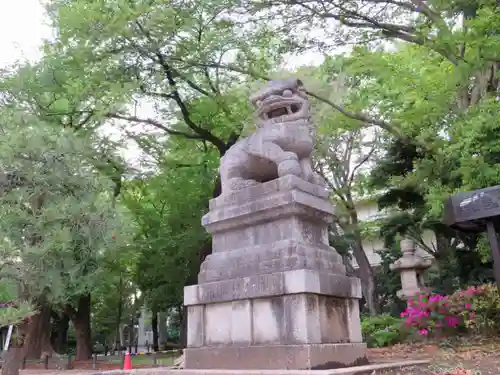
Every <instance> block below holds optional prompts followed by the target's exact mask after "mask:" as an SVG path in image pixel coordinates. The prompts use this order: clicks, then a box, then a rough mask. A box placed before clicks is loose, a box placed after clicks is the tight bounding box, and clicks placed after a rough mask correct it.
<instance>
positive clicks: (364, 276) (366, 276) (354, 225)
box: [349, 201, 378, 316]
mask: <svg viewBox="0 0 500 375" xmlns="http://www.w3.org/2000/svg"><path fill="white" fill-rule="evenodd" d="M351 203H352V204H351V207H354V203H353V202H352V201H351ZM350 211H351V212H350V213H349V218H350V225H351V228H349V230H350V231H351V232H352V233H353V235H354V244H353V246H352V250H353V253H354V257H355V258H356V263H358V267H359V276H360V279H361V284H362V290H363V296H364V298H365V303H366V307H367V308H368V311H369V313H370V315H372V316H373V315H377V313H378V305H377V301H376V298H375V273H374V272H373V268H372V266H371V264H370V261H369V260H368V256H367V255H366V252H365V249H364V248H363V238H362V237H361V232H360V229H359V220H358V214H357V212H356V210H355V209H351V210H350Z"/></svg>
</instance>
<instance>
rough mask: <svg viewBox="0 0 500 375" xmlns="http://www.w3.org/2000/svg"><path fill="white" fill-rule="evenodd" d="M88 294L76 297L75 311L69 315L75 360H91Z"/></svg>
mask: <svg viewBox="0 0 500 375" xmlns="http://www.w3.org/2000/svg"><path fill="white" fill-rule="evenodd" d="M90 302H91V298H90V294H84V295H82V296H80V297H78V304H77V309H76V310H75V311H73V313H72V314H71V322H72V323H73V327H75V334H76V358H75V359H76V360H77V361H84V360H87V359H90V358H92V335H91V331H90V305H91V303H90Z"/></svg>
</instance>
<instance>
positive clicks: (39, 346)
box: [24, 298, 52, 359]
mask: <svg viewBox="0 0 500 375" xmlns="http://www.w3.org/2000/svg"><path fill="white" fill-rule="evenodd" d="M37 307H38V311H39V313H38V314H36V315H34V316H32V317H31V320H30V322H29V324H28V325H27V327H26V337H25V339H24V353H25V356H26V358H27V359H40V357H41V356H42V353H44V354H46V355H49V356H50V355H52V344H51V342H50V336H51V324H50V318H51V314H52V309H51V307H50V306H49V305H48V304H47V303H46V302H45V300H44V299H43V298H41V299H40V301H39V303H38V304H37Z"/></svg>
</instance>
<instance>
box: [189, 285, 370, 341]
mask: <svg viewBox="0 0 500 375" xmlns="http://www.w3.org/2000/svg"><path fill="white" fill-rule="evenodd" d="M355 302H356V303H355ZM200 306H202V305H195V306H194V307H196V308H198V307H200ZM191 307H192V306H190V308H191ZM200 312H202V313H200ZM190 313H191V315H193V317H194V318H193V321H194V322H193V323H189V324H190V327H192V326H193V327H195V328H196V327H202V328H201V329H199V330H198V331H197V332H196V335H194V336H191V335H190V334H188V347H214V346H217V347H220V346H235V345H240V346H248V345H267V344H272V345H296V344H321V343H349V342H350V343H361V342H362V338H361V329H360V325H359V307H358V305H357V301H356V300H354V299H347V298H337V297H331V296H324V295H318V294H312V293H296V294H285V295H281V296H270V297H262V298H255V299H250V298H249V299H245V300H238V301H229V302H220V303H211V304H206V305H203V309H202V310H200V311H199V312H197V313H196V314H194V313H193V312H192V311H190ZM191 315H190V318H189V319H191ZM221 317H223V319H221Z"/></svg>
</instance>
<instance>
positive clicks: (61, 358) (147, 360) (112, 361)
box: [21, 349, 182, 370]
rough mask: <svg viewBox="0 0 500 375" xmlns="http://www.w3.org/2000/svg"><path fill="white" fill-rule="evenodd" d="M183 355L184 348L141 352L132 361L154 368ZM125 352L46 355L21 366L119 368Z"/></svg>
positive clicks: (91, 368)
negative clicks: (85, 356) (82, 356)
mask: <svg viewBox="0 0 500 375" xmlns="http://www.w3.org/2000/svg"><path fill="white" fill-rule="evenodd" d="M180 355H182V349H174V350H164V351H158V352H150V353H147V352H140V353H136V354H131V355H130V357H131V361H132V364H133V366H134V367H137V368H148V367H150V368H153V367H160V366H162V367H167V366H174V365H175V362H176V360H177V358H178V357H179V356H180ZM124 360H125V353H120V354H119V355H99V354H93V356H92V359H91V360H88V361H75V358H74V356H72V355H57V356H53V357H44V358H43V359H40V360H24V361H23V363H22V366H21V368H22V369H26V368H38V369H45V370H48V369H57V370H72V369H74V368H78V369H88V370H100V369H110V370H112V369H117V368H121V367H122V366H123V363H124Z"/></svg>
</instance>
